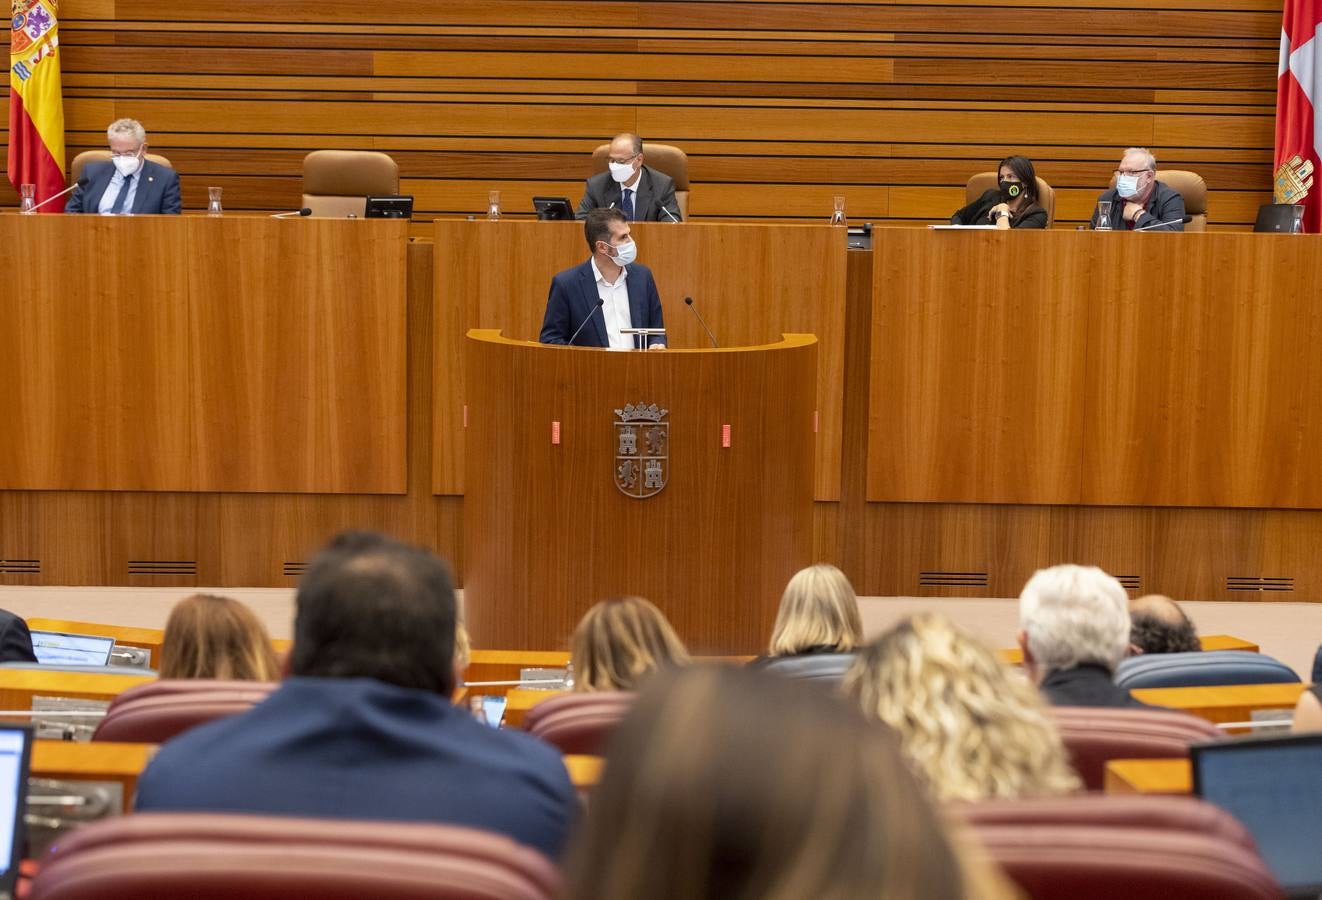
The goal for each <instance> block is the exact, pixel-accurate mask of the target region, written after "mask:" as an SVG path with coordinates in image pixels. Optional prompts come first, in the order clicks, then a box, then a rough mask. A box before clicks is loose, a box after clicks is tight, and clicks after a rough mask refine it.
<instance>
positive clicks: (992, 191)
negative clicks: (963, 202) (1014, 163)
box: [973, 187, 1001, 204]
mask: <svg viewBox="0 0 1322 900" xmlns="http://www.w3.org/2000/svg"><path fill="white" fill-rule="evenodd" d="M1000 199H1001V189H1000V188H994V187H991V188H987V190H985V191H983V192H982V195H981V196H980V197H978V199H977V200H975V201H973V202H974V203H977V204H983V203H990V202H991V201H993V200H996V201H999V200H1000Z"/></svg>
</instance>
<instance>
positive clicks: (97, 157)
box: [69, 150, 174, 184]
mask: <svg viewBox="0 0 1322 900" xmlns="http://www.w3.org/2000/svg"><path fill="white" fill-rule="evenodd" d="M109 159H110V151H109V150H84V151H83V152H82V153H79V154H78V155H77V156H75V157H74V158H73V162H71V163H69V183H70V184H73V183H74V182H75V181H77V180H78V179H79V178H81V177H82V174H83V169H84V168H86V167H87V164H88V163H98V162H107V161H109ZM147 159H148V160H149V161H151V162H154V163H156V165H158V166H165V167H166V168H167V169H173V168H174V166H172V165H170V161H169V160H168V159H166V158H165V157H164V156H161V155H159V154H156V153H148V154H147Z"/></svg>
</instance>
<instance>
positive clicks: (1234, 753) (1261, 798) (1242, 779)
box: [1190, 734, 1322, 897]
mask: <svg viewBox="0 0 1322 900" xmlns="http://www.w3.org/2000/svg"><path fill="white" fill-rule="evenodd" d="M1190 755H1191V757H1192V761H1193V789H1194V793H1195V794H1196V795H1197V796H1199V797H1202V798H1203V799H1204V800H1207V801H1209V802H1210V803H1214V804H1216V805H1217V806H1219V807H1221V808H1222V809H1224V810H1226V811H1227V812H1229V813H1230V814H1231V815H1233V816H1234V817H1235V818H1236V819H1239V821H1240V822H1242V823H1243V824H1244V827H1245V828H1247V829H1248V830H1249V833H1250V834H1252V835H1253V839H1254V840H1255V841H1257V843H1258V851H1259V852H1260V853H1261V854H1262V858H1263V859H1264V860H1266V862H1267V867H1268V868H1269V869H1270V870H1271V872H1272V874H1273V875H1275V876H1276V880H1277V881H1279V882H1280V884H1281V887H1283V888H1284V889H1285V891H1286V893H1287V894H1288V895H1289V896H1290V897H1318V896H1320V895H1322V734H1301V735H1293V736H1291V737H1275V738H1247V739H1242V740H1234V741H1223V742H1219V743H1211V744H1195V745H1194V746H1193V747H1191V748H1190Z"/></svg>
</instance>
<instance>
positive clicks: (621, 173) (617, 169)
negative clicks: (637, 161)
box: [610, 162, 633, 184]
mask: <svg viewBox="0 0 1322 900" xmlns="http://www.w3.org/2000/svg"><path fill="white" fill-rule="evenodd" d="M610 169H611V178H614V179H615V180H616V181H618V182H619V183H620V184H624V183H625V182H626V181H628V180H629V179H630V178H632V177H633V163H631V162H627V163H617V162H613V163H611V164H610Z"/></svg>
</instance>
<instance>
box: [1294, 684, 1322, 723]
mask: <svg viewBox="0 0 1322 900" xmlns="http://www.w3.org/2000/svg"><path fill="white" fill-rule="evenodd" d="M1292 730H1294V731H1298V732H1303V731H1322V685H1317V684H1314V685H1311V686H1310V687H1309V688H1308V690H1306V691H1304V692H1303V693H1302V694H1300V695H1299V702H1298V703H1296V704H1295V706H1294V726H1293V729H1292Z"/></svg>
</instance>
